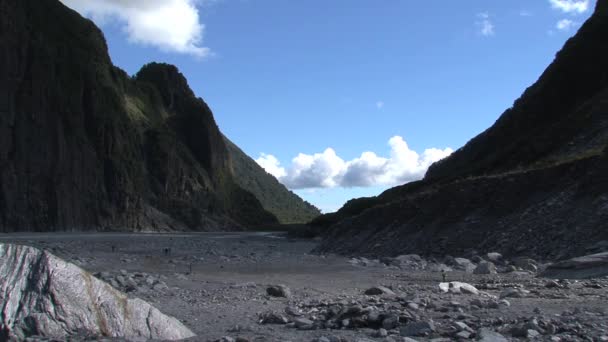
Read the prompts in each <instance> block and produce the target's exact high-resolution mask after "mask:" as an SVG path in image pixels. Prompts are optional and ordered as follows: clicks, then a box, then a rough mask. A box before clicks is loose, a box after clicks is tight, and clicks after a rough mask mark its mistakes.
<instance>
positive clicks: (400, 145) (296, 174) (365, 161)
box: [256, 136, 453, 189]
mask: <svg viewBox="0 0 608 342" xmlns="http://www.w3.org/2000/svg"><path fill="white" fill-rule="evenodd" d="M388 145H389V146H390V155H389V157H381V156H378V155H377V154H376V153H374V152H363V153H362V154H361V156H360V157H358V158H355V159H353V160H350V161H345V160H344V159H342V158H340V157H339V156H338V155H337V154H336V152H335V151H334V150H333V149H331V148H328V149H326V150H325V151H323V152H322V153H315V154H312V155H308V154H303V153H300V154H299V155H298V156H297V157H295V158H294V159H293V160H292V163H291V166H289V167H288V168H284V167H282V166H281V165H280V163H279V161H278V160H277V158H275V157H274V156H272V155H268V154H262V156H261V157H260V158H258V159H257V160H256V161H257V162H258V164H259V165H260V166H262V167H263V168H264V169H266V171H267V172H268V173H270V174H273V175H275V177H277V178H278V179H279V181H280V182H282V183H283V184H285V185H286V186H287V187H288V188H290V189H314V188H334V187H346V188H349V187H370V186H379V185H386V186H394V185H399V184H404V183H407V182H411V181H414V180H418V179H421V178H422V177H423V176H424V174H425V172H426V170H427V169H428V167H429V166H430V165H431V164H433V163H434V162H436V161H438V160H440V159H443V158H445V157H447V156H449V155H450V154H451V153H452V152H453V150H452V149H451V148H446V149H443V150H441V149H437V148H430V149H427V150H425V151H424V152H423V153H422V155H420V154H418V153H417V152H416V151H414V150H411V149H410V148H409V146H408V144H407V143H406V142H405V140H403V138H402V137H400V136H394V137H392V138H391V139H390V140H389V142H388Z"/></svg>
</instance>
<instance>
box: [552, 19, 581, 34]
mask: <svg viewBox="0 0 608 342" xmlns="http://www.w3.org/2000/svg"><path fill="white" fill-rule="evenodd" d="M577 25H578V23H576V22H574V21H572V20H570V19H562V20H560V21H558V22H557V24H555V28H557V29H558V30H560V31H570V30H571V29H572V28H574V27H575V26H577Z"/></svg>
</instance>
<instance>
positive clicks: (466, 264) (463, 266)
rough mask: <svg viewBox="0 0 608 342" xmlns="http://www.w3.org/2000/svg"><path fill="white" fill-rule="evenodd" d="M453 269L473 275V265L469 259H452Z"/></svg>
mask: <svg viewBox="0 0 608 342" xmlns="http://www.w3.org/2000/svg"><path fill="white" fill-rule="evenodd" d="M453 262H454V267H455V268H456V269H458V270H461V271H465V272H467V273H473V271H474V270H475V264H474V263H473V262H471V260H469V259H465V258H454V260H453Z"/></svg>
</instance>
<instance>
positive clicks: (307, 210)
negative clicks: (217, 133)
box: [224, 137, 321, 224]
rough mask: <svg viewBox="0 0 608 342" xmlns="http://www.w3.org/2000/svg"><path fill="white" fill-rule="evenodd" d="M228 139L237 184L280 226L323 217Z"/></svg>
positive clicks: (317, 210)
mask: <svg viewBox="0 0 608 342" xmlns="http://www.w3.org/2000/svg"><path fill="white" fill-rule="evenodd" d="M224 138H225V141H226V146H227V147H228V153H229V154H230V158H231V159H232V167H233V174H234V179H235V180H236V182H237V184H238V185H239V186H241V187H242V188H243V189H246V190H247V191H249V192H251V193H252V194H254V195H255V197H256V198H257V199H258V200H259V201H260V202H261V203H262V206H263V207H264V209H266V210H268V211H269V212H271V213H272V214H274V215H275V216H276V217H277V219H279V222H280V223H283V224H296V223H307V222H310V221H311V220H312V219H314V218H316V217H317V216H319V215H321V212H320V211H319V209H317V208H316V207H315V206H313V205H312V204H310V203H308V202H306V201H304V200H302V199H301V198H300V197H299V196H298V195H296V194H294V193H293V192H291V191H289V190H288V189H287V188H286V187H285V186H284V185H283V184H281V183H279V181H278V180H277V179H276V178H274V176H272V175H271V174H269V173H268V172H266V171H265V170H264V169H263V168H262V167H260V166H259V165H258V163H256V162H255V160H253V159H251V158H250V157H249V156H248V155H247V154H245V152H243V151H242V150H241V149H240V148H239V147H238V146H237V145H235V144H234V143H233V142H232V141H230V140H229V139H228V138H226V137H224Z"/></svg>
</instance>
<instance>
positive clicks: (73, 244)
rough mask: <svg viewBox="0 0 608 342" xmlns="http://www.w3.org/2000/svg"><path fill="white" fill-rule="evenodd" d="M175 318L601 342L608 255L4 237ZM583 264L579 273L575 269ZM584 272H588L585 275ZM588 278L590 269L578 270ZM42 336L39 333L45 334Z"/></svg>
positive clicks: (206, 329) (203, 327) (397, 334)
mask: <svg viewBox="0 0 608 342" xmlns="http://www.w3.org/2000/svg"><path fill="white" fill-rule="evenodd" d="M0 241H12V242H16V243H22V244H29V245H34V246H37V247H40V248H43V249H46V250H49V251H51V252H52V253H54V254H57V255H59V256H61V257H63V258H65V259H66V260H69V261H71V262H74V263H76V264H78V265H80V266H81V267H83V268H84V269H86V270H88V271H90V272H92V273H93V274H94V275H95V276H96V277H97V278H98V279H100V280H103V281H104V282H106V283H108V284H110V285H111V286H112V287H114V288H116V289H117V290H120V291H122V292H124V293H126V294H127V296H128V297H129V298H131V299H135V298H141V299H143V300H145V301H147V302H149V303H151V304H152V305H154V306H156V307H158V308H160V309H162V311H163V312H164V313H166V314H169V315H172V316H174V317H176V318H177V319H179V320H180V321H181V322H182V323H183V324H184V325H185V326H187V327H188V328H190V329H191V330H192V332H193V333H195V334H197V336H196V337H192V338H191V339H190V340H192V341H241V342H244V341H294V342H295V341H306V342H311V341H319V342H326V341H352V342H356V341H359V342H364V341H386V342H389V341H414V340H416V341H429V340H433V341H454V340H463V341H465V340H482V341H516V340H529V339H536V340H544V341H579V340H580V341H603V340H608V323H607V322H608V305H607V303H608V278H606V277H605V274H606V273H603V274H600V273H595V275H594V276H595V278H591V279H554V278H555V277H553V276H552V277H549V278H545V277H541V276H540V275H542V274H551V273H550V272H556V270H557V271H558V272H560V273H561V275H560V277H562V276H564V275H566V273H565V272H575V273H570V274H569V276H571V277H577V274H578V275H579V276H580V275H581V273H580V271H581V270H583V269H585V268H589V267H588V266H589V264H588V263H587V262H591V263H592V267H591V268H593V269H594V270H595V271H594V272H596V271H597V270H598V269H603V270H604V271H605V270H606V269H608V266H607V264H608V260H607V259H608V254H606V253H604V254H597V255H596V256H594V257H591V258H587V259H579V260H578V261H577V260H575V261H570V264H568V263H560V264H557V265H555V266H550V265H549V264H547V263H544V262H540V261H535V260H532V259H529V258H512V259H510V260H505V259H503V258H502V256H501V255H500V254H498V253H484V254H481V253H480V254H478V255H472V256H468V258H459V257H449V256H448V257H444V258H442V259H429V260H426V259H424V258H421V257H419V256H416V255H404V256H399V257H396V258H382V259H379V260H374V259H366V258H360V257H359V258H344V257H339V256H334V255H326V256H319V255H310V254H308V252H309V251H310V250H312V249H313V248H314V247H315V246H316V243H315V242H313V241H309V240H288V239H286V238H285V237H283V236H281V235H271V234H253V233H233V234H219V233H218V234H183V235H152V234H150V235H128V234H88V235H87V234H60V235H4V236H0ZM576 272H578V273H576ZM587 275H588V274H587ZM583 276H585V274H583ZM42 340H44V339H42Z"/></svg>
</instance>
